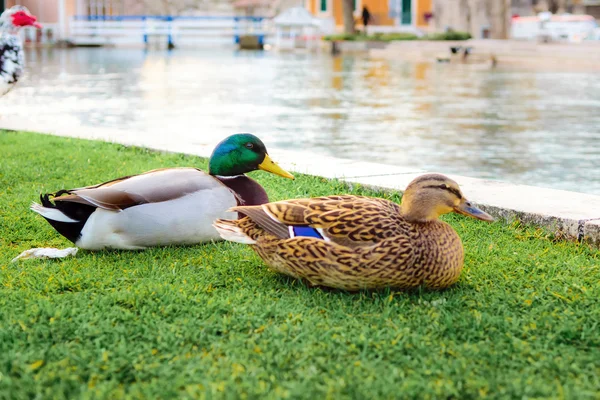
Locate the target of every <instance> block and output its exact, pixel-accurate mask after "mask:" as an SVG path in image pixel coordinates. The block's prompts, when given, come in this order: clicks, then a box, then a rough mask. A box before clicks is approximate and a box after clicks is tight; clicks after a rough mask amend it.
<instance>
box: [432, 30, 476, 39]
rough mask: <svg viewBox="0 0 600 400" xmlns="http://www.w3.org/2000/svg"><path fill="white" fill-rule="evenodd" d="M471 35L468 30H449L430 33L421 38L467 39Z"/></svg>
mask: <svg viewBox="0 0 600 400" xmlns="http://www.w3.org/2000/svg"><path fill="white" fill-rule="evenodd" d="M471 37H472V36H471V34H470V33H469V32H459V31H450V32H439V33H432V34H430V35H426V36H424V37H423V38H422V40H469V39H471Z"/></svg>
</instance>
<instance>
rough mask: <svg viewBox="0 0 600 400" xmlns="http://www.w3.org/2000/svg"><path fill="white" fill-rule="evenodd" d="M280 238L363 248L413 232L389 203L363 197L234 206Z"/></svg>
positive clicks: (323, 198) (394, 205)
mask: <svg viewBox="0 0 600 400" xmlns="http://www.w3.org/2000/svg"><path fill="white" fill-rule="evenodd" d="M232 211H237V212H239V213H241V214H244V215H247V216H248V217H250V218H251V219H252V221H254V222H255V223H256V224H258V225H259V226H260V227H261V228H262V229H264V230H265V231H267V232H268V233H270V234H271V235H274V236H276V237H277V238H279V239H287V238H292V237H314V238H318V239H323V240H325V241H331V242H334V243H337V244H340V245H343V246H348V247H351V248H354V247H364V246H370V245H372V244H375V243H379V242H381V241H383V240H384V239H387V238H390V237H395V236H408V235H410V234H411V231H413V229H412V227H411V226H410V224H408V223H407V222H406V221H404V220H403V219H402V218H401V217H400V207H399V206H398V205H397V204H395V203H393V202H391V201H388V200H385V199H380V198H372V197H363V196H349V195H348V196H327V197H317V198H312V199H295V200H285V201H279V202H274V203H267V204H263V205H260V206H254V207H247V206H239V207H234V208H233V209H232Z"/></svg>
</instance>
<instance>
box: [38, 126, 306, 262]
mask: <svg viewBox="0 0 600 400" xmlns="http://www.w3.org/2000/svg"><path fill="white" fill-rule="evenodd" d="M257 169H262V170H263V171H268V172H271V173H273V174H276V175H280V176H283V177H285V178H290V179H294V177H293V176H292V175H291V174H290V173H289V172H287V171H284V170H283V169H282V168H281V167H279V166H278V165H277V164H276V163H275V162H273V160H271V158H270V157H269V155H268V154H267V149H266V148H265V145H264V144H263V142H262V141H261V140H260V139H259V138H257V137H256V136H254V135H251V134H237V135H232V136H229V137H228V138H226V139H225V140H223V141H222V142H221V143H219V144H218V145H217V147H216V148H215V150H214V151H213V153H212V155H211V157H210V161H209V173H208V174H207V173H206V172H203V171H201V170H199V169H196V168H165V169H157V170H153V171H149V172H146V173H143V174H140V175H133V176H127V177H124V178H119V179H115V180H112V181H109V182H105V183H101V184H99V185H94V186H88V187H84V188H79V189H70V190H60V191H58V192H56V193H50V194H43V195H41V196H40V200H41V203H42V205H39V204H36V203H34V204H33V205H32V206H31V209H32V210H33V211H35V212H37V213H38V214H40V215H41V216H42V217H44V218H46V220H47V221H48V222H49V223H50V225H52V226H53V227H54V229H56V230H57V231H58V233H60V234H61V235H63V236H64V237H66V238H67V239H69V240H70V241H72V242H73V243H75V245H77V246H79V247H81V248H82V249H88V250H100V249H103V248H114V249H124V250H140V249H144V248H146V247H150V246H162V245H174V244H178V245H180V244H196V243H202V242H206V241H210V240H217V239H220V237H219V235H218V233H217V232H216V230H215V229H214V228H213V227H212V223H213V221H214V220H215V219H216V218H236V216H237V214H235V213H233V212H229V211H228V209H229V208H231V207H233V206H235V205H242V204H243V205H258V204H263V203H267V202H268V201H269V198H268V196H267V193H266V192H265V190H264V189H263V188H262V186H260V185H259V184H258V183H257V182H256V181H254V180H253V179H251V178H249V177H247V176H246V175H244V173H246V172H250V171H255V170H257ZM50 197H53V198H54V199H53V200H54V203H52V202H51V201H50Z"/></svg>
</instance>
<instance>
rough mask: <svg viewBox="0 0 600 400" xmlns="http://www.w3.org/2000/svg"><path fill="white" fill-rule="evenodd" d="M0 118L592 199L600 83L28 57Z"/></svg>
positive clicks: (371, 68) (118, 57)
mask: <svg viewBox="0 0 600 400" xmlns="http://www.w3.org/2000/svg"><path fill="white" fill-rule="evenodd" d="M27 58H28V73H27V79H26V80H24V81H23V82H22V83H21V84H20V85H19V86H18V87H17V88H16V89H15V90H13V91H12V92H11V93H10V94H9V95H7V96H4V97H3V98H0V113H1V114H3V115H11V116H19V117H26V118H29V119H31V120H35V121H38V122H44V121H48V122H51V121H56V119H60V120H61V123H69V122H75V123H82V124H84V125H89V126H103V127H118V128H121V129H123V128H125V129H127V128H130V129H134V130H144V131H146V132H147V133H148V135H168V136H169V137H172V138H173V140H179V141H184V142H190V143H214V142H215V141H217V140H219V139H220V138H222V137H224V136H226V135H229V134H231V133H235V132H253V133H255V134H257V135H258V136H259V137H261V138H262V139H263V141H265V142H266V143H267V146H268V147H271V148H273V147H280V148H286V149H298V150H303V151H307V150H308V151H311V152H314V153H320V154H326V155H334V156H338V157H343V158H351V159H357V160H369V161H373V162H381V163H386V164H396V165H404V166H414V167H417V168H421V169H424V170H434V171H439V172H443V173H455V174H460V175H466V176H472V177H480V178H492V179H500V180H505V181H509V182H514V183H524V184H530V185H536V186H544V187H552V188H558V189H566V190H573V191H580V192H586V193H593V194H600V76H599V75H598V74H597V73H584V72H577V73H564V72H561V73H559V72H555V73H553V72H532V71H516V70H502V69H499V70H495V71H491V70H489V69H487V68H485V67H484V66H464V65H448V64H430V63H407V62H403V61H399V60H387V59H381V58H379V59H378V58H372V57H371V58H369V57H367V56H346V55H344V56H341V57H335V58H334V57H331V56H329V55H327V54H323V55H314V54H313V55H310V54H278V53H273V52H236V51H229V50H213V51H206V50H198V51H174V52H172V53H167V52H148V53H146V52H144V51H142V50H137V49H136V50H131V49H83V48H81V49H71V50H48V49H44V50H35V51H30V52H29V53H28V54H27Z"/></svg>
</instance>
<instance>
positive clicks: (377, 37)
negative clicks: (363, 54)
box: [323, 32, 419, 42]
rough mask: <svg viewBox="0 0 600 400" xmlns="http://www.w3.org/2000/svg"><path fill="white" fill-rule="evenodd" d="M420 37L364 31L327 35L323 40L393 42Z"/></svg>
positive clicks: (401, 33) (399, 33) (408, 34)
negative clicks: (366, 33)
mask: <svg viewBox="0 0 600 400" xmlns="http://www.w3.org/2000/svg"><path fill="white" fill-rule="evenodd" d="M418 38H419V37H418V36H417V35H415V34H412V33H405V32H393V33H374V34H373V35H365V34H362V33H341V34H337V35H327V36H324V37H323V40H328V41H332V42H333V41H341V40H346V41H374V42H392V41H395V40H417V39H418Z"/></svg>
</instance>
